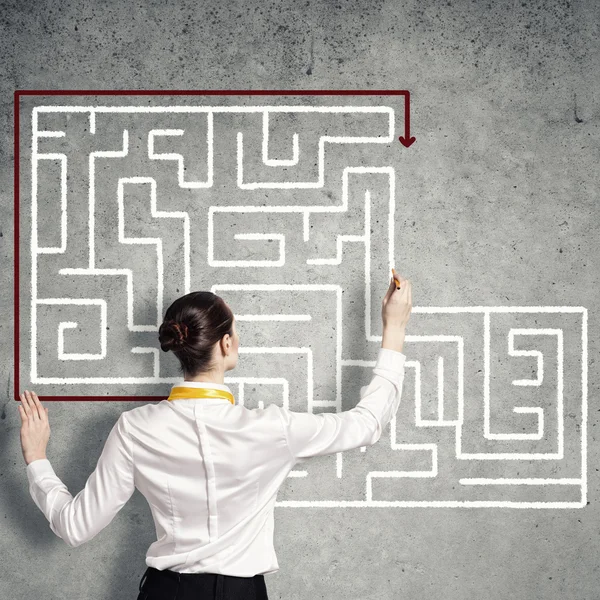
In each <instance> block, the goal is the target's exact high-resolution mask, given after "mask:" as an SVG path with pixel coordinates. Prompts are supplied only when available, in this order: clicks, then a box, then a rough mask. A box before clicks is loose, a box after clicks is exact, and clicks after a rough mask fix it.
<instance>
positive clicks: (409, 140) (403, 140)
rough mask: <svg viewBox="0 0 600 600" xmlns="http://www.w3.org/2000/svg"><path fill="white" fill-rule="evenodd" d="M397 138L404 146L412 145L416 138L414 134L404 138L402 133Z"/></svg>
mask: <svg viewBox="0 0 600 600" xmlns="http://www.w3.org/2000/svg"><path fill="white" fill-rule="evenodd" d="M398 139H399V140H400V143H401V144H402V145H403V146H404V147H406V148H408V147H410V146H412V145H413V144H414V143H415V142H416V141H417V138H416V137H414V136H413V137H409V138H405V137H404V136H403V135H401V136H400V137H399V138H398Z"/></svg>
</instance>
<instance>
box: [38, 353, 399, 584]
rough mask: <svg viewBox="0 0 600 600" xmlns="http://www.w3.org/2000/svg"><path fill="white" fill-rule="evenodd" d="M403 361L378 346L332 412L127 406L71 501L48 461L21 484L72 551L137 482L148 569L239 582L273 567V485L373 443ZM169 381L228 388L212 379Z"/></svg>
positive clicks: (176, 403)
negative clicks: (363, 377) (348, 402)
mask: <svg viewBox="0 0 600 600" xmlns="http://www.w3.org/2000/svg"><path fill="white" fill-rule="evenodd" d="M405 359H406V356H405V355H404V354H403V353H401V352H397V351H395V350H390V349H387V348H379V353H378V357H377V362H376V364H375V367H373V373H374V375H373V378H372V380H371V383H370V384H369V385H367V386H364V387H362V388H361V391H360V398H361V399H360V402H358V404H357V405H356V406H355V407H354V408H352V409H351V410H347V411H343V412H341V413H318V414H313V413H304V412H292V411H290V410H288V409H285V408H282V407H281V406H277V405H275V404H270V405H268V406H267V407H266V408H264V409H257V408H255V409H248V408H246V407H244V406H242V405H239V404H231V402H230V401H229V400H227V399H225V398H193V399H177V400H170V401H169V400H162V401H160V402H158V403H156V404H145V405H143V406H139V407H136V408H133V409H131V410H127V411H125V412H123V413H122V414H121V416H120V417H119V419H118V420H117V422H116V423H115V425H114V427H113V428H112V430H111V431H110V433H109V435H108V438H107V440H106V443H105V445H104V448H103V450H102V454H101V455H100V458H99V460H98V463H97V466H96V469H95V470H94V472H93V473H92V474H91V475H90V477H89V478H88V480H87V482H86V484H85V487H84V489H83V490H81V491H80V492H79V493H78V494H77V495H76V496H75V497H74V498H73V497H72V496H71V494H70V493H69V490H68V489H67V487H66V486H65V484H64V483H63V482H62V481H61V480H60V479H59V478H58V477H57V476H56V473H55V472H54V469H53V468H52V466H51V464H50V461H49V460H48V459H46V458H45V459H38V460H34V461H33V462H31V463H29V465H27V477H28V480H29V491H30V493H31V496H32V497H33V500H34V502H35V503H36V505H37V506H38V508H39V509H40V510H41V511H42V512H43V513H44V515H45V516H46V518H47V519H48V521H49V523H50V529H52V531H53V532H54V533H55V534H56V535H57V536H59V537H60V538H62V539H63V540H64V541H65V542H66V543H67V544H68V545H69V546H71V547H72V548H74V547H76V546H80V545H81V544H83V543H85V542H87V541H89V540H91V539H92V538H93V537H94V536H96V535H97V534H98V533H99V532H100V531H101V530H102V529H103V528H104V527H106V526H107V525H108V524H109V523H110V522H111V521H112V520H113V518H114V516H115V515H116V514H117V512H118V511H119V510H120V509H121V508H122V507H123V505H124V504H125V503H126V502H127V501H128V500H129V498H130V497H131V495H132V494H133V492H134V489H135V488H137V489H138V490H139V491H140V492H141V493H142V494H143V495H144V497H145V498H146V500H147V501H148V504H149V505H150V510H151V512H152V517H153V519H154V525H155V528H156V541H155V542H153V543H152V544H151V545H150V547H149V548H148V550H147V552H146V565H147V566H151V567H155V568H156V569H160V570H162V569H171V570H172V571H178V572H181V573H198V572H209V573H222V574H224V575H235V576H238V577H252V576H254V575H256V574H261V573H262V574H266V573H274V572H276V571H278V570H279V564H278V562H277V557H276V555H275V550H274V547H273V523H274V518H273V517H274V506H275V499H276V496H277V491H278V489H279V487H280V486H281V484H282V483H283V482H284V481H285V479H286V477H287V476H288V473H289V472H290V471H291V470H292V469H293V468H294V465H295V464H296V463H298V462H300V461H301V460H302V459H304V458H309V457H312V456H321V455H325V454H334V453H336V452H343V451H344V450H350V449H352V448H360V447H361V446H368V445H372V444H374V443H375V442H377V440H379V438H380V437H381V434H382V432H383V429H384V428H385V427H386V426H387V424H388V423H389V422H390V420H391V419H392V417H393V416H394V414H395V413H396V411H397V409H398V406H399V403H400V397H401V394H402V384H403V381H404V361H405ZM176 386H185V387H198V388H202V387H204V388H213V389H218V390H224V391H227V392H229V393H231V390H230V388H229V387H228V386H227V385H224V384H218V383H212V382H194V381H183V380H181V381H180V382H179V383H177V384H176ZM173 387H175V386H173Z"/></svg>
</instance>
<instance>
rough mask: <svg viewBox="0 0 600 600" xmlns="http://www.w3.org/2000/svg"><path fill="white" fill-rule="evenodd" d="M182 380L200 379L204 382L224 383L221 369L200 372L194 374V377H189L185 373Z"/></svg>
mask: <svg viewBox="0 0 600 600" xmlns="http://www.w3.org/2000/svg"><path fill="white" fill-rule="evenodd" d="M183 379H184V381H201V382H204V383H220V384H224V383H225V379H224V373H223V371H220V372H214V373H202V374H200V375H196V376H195V377H190V376H189V375H185V377H184V378H183Z"/></svg>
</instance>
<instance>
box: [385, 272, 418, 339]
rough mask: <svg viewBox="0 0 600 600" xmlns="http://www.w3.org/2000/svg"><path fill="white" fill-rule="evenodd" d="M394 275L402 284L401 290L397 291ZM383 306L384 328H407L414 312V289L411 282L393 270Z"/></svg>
mask: <svg viewBox="0 0 600 600" xmlns="http://www.w3.org/2000/svg"><path fill="white" fill-rule="evenodd" d="M394 274H395V275H396V278H397V279H398V281H399V282H400V289H396V282H395V281H394ZM381 305H382V306H381V317H382V319H383V326H384V327H386V326H392V327H399V328H403V327H405V326H406V324H407V323H408V319H409V318H410V312H411V310H412V287H411V283H410V280H409V279H403V278H402V277H401V276H400V275H399V274H398V273H396V272H395V270H394V269H392V277H391V280H390V285H389V287H388V290H387V293H386V295H385V296H384V298H383V300H382V302H381Z"/></svg>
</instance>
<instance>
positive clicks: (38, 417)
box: [19, 390, 50, 464]
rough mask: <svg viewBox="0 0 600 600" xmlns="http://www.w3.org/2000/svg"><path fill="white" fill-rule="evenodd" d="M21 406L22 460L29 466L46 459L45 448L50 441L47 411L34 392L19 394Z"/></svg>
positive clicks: (26, 391)
mask: <svg viewBox="0 0 600 600" xmlns="http://www.w3.org/2000/svg"><path fill="white" fill-rule="evenodd" d="M19 398H21V404H20V405H19V414H20V415H21V447H22V449H23V458H24V459H25V462H26V463H27V464H29V463H30V462H32V461H34V460H38V459H39V458H46V446H47V445H48V440H49V439H50V423H49V422H48V409H47V408H45V407H43V406H42V403H41V402H40V400H39V398H38V397H37V395H36V394H35V392H29V391H28V390H25V393H24V394H19Z"/></svg>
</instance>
